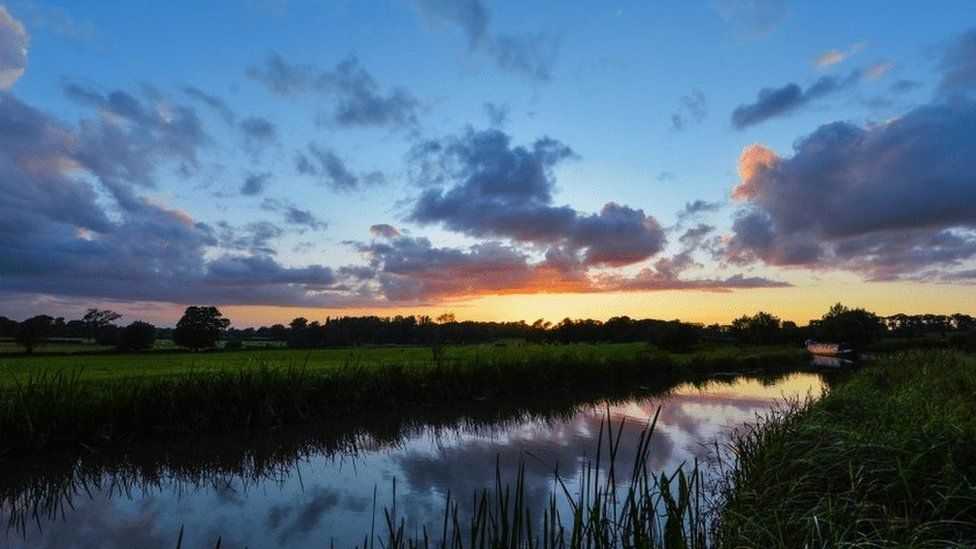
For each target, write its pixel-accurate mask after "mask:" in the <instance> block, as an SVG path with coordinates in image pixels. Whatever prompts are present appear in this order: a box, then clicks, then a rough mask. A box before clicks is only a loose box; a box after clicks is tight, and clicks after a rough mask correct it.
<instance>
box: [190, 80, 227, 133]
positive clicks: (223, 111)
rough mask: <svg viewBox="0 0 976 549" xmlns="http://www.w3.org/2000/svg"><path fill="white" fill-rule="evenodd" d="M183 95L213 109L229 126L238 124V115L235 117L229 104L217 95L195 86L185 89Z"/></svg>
mask: <svg viewBox="0 0 976 549" xmlns="http://www.w3.org/2000/svg"><path fill="white" fill-rule="evenodd" d="M183 93H185V94H186V96H187V97H189V98H190V99H193V100H195V101H198V102H200V103H202V104H203V105H206V106H207V107H210V108H211V109H213V110H214V112H216V113H217V114H219V115H220V117H221V118H223V119H224V121H225V122H227V123H228V124H234V123H235V122H236V120H237V115H235V114H234V111H233V109H231V108H230V106H228V105H227V102H225V101H224V100H223V99H221V98H220V97H217V96H216V95H213V94H209V93H207V92H205V91H203V90H201V89H199V88H195V87H193V86H186V87H184V88H183Z"/></svg>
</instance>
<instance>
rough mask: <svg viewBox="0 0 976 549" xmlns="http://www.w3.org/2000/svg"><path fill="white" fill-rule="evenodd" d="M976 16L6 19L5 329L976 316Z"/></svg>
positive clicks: (974, 11) (639, 8) (734, 10)
mask: <svg viewBox="0 0 976 549" xmlns="http://www.w3.org/2000/svg"><path fill="white" fill-rule="evenodd" d="M974 150H976V6H973V4H972V2H968V1H958V2H954V1H944V2H939V3H938V4H937V5H933V4H931V3H921V2H896V1H892V2H888V3H886V4H885V9H884V10H879V9H878V8H877V5H876V4H875V3H872V2H843V3H841V2H807V3H801V2H789V1H786V0H717V1H709V2H701V3H697V2H677V1H676V2H648V1H635V2H605V1H602V2H572V3H564V2H531V3H526V2H487V1H483V0H386V1H382V0H377V1H363V2H348V1H341V0H335V1H323V2H311V1H304V0H264V1H261V0H249V1H245V2H237V1H227V2H222V1H212V2H177V1H174V2H167V3H135V2H131V3H123V2H60V3H55V2H41V1H37V0H17V1H13V2H8V3H4V4H0V235H2V238H0V315H6V316H8V317H11V318H17V319H20V318H26V317H28V316H31V315H34V314H40V313H48V314H55V316H65V317H69V318H71V317H73V316H77V315H78V314H79V313H80V312H82V311H83V310H84V309H85V308H87V307H92V306H99V307H110V308H112V309H115V310H118V311H120V312H123V313H124V314H125V315H126V317H128V318H129V319H132V320H134V319H145V320H150V321H153V322H157V323H161V324H163V325H171V324H173V323H175V320H176V319H177V318H178V317H179V315H180V313H181V311H182V309H183V308H184V307H186V306H187V305H193V304H213V305H218V306H220V307H221V310H222V311H224V313H225V315H226V316H228V317H230V318H231V320H232V321H233V322H234V325H235V326H239V327H243V326H251V325H262V324H270V323H275V322H282V323H287V322H288V321H289V320H290V319H292V318H294V317H296V316H305V317H307V318H310V319H323V318H325V317H327V316H337V315H345V314H357V315H358V314H378V315H381V316H389V315H396V314H429V315H432V316H437V315H439V314H441V313H444V312H449V311H450V312H453V313H454V314H455V315H456V317H457V318H459V319H474V320H527V321H529V322H532V321H533V320H535V319H537V318H545V319H548V320H552V321H557V320H559V319H562V318H564V317H571V318H586V317H589V318H596V319H606V318H609V317H611V316H618V315H628V316H632V317H653V318H663V319H673V318H680V319H682V320H687V321H696V322H706V323H711V322H728V321H730V320H731V319H733V318H735V317H737V316H740V315H741V314H744V313H752V312H755V311H758V310H765V311H769V312H772V313H774V314H777V315H778V316H780V317H782V318H784V319H790V320H796V321H799V322H805V321H807V320H809V319H811V318H817V317H819V316H821V315H822V314H823V312H825V311H826V309H827V308H828V307H829V306H830V305H831V304H833V303H835V302H838V301H840V302H843V303H845V304H847V305H851V306H863V307H866V308H868V309H871V310H874V311H876V312H878V313H879V314H894V313H898V312H905V313H920V312H934V313H950V312H965V313H969V314H973V313H976V154H974V153H973V151H974Z"/></svg>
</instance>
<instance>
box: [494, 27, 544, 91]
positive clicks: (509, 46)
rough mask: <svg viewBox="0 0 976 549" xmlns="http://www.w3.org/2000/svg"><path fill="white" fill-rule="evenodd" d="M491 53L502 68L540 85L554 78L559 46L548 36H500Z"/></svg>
mask: <svg viewBox="0 0 976 549" xmlns="http://www.w3.org/2000/svg"><path fill="white" fill-rule="evenodd" d="M490 52H491V55H492V57H494V59H495V64H496V65H497V66H498V68H499V69H501V70H503V71H506V72H510V73H513V74H518V75H521V76H524V77H527V78H530V79H532V80H535V81H537V82H548V81H549V80H550V79H552V68H553V66H554V65H555V64H556V59H557V58H558V57H559V43H558V42H557V41H556V40H555V39H553V38H551V37H549V36H548V35H545V34H541V33H540V34H499V35H497V36H495V39H494V41H493V42H492V45H491V48H490Z"/></svg>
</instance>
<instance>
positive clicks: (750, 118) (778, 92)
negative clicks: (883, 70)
mask: <svg viewBox="0 0 976 549" xmlns="http://www.w3.org/2000/svg"><path fill="white" fill-rule="evenodd" d="M877 70H878V69H876V68H873V67H872V68H869V69H866V70H856V71H853V72H852V73H850V74H849V75H848V76H846V77H843V78H841V77H838V76H835V75H827V76H821V77H820V78H818V79H817V80H816V81H815V82H814V83H813V84H811V85H810V86H808V87H807V88H806V89H803V88H801V87H800V86H799V85H798V84H794V83H789V84H786V85H785V86H783V87H781V88H763V89H761V90H759V95H758V97H757V98H756V101H755V102H754V103H750V104H747V105H740V106H738V107H736V109H735V110H734V111H732V126H733V127H734V128H736V129H738V130H741V129H744V128H747V127H749V126H754V125H756V124H759V123H762V122H765V121H766V120H769V119H771V118H776V117H779V116H783V115H786V114H789V113H792V112H794V111H796V110H798V109H800V108H801V107H804V106H806V105H807V104H808V103H810V102H811V101H813V100H815V99H820V98H823V97H825V96H828V95H831V94H833V93H836V92H839V91H841V90H844V89H847V88H849V87H851V86H853V85H854V84H856V83H857V82H858V81H859V80H861V79H862V78H874V77H875V76H873V75H874V74H876V72H875V71H877Z"/></svg>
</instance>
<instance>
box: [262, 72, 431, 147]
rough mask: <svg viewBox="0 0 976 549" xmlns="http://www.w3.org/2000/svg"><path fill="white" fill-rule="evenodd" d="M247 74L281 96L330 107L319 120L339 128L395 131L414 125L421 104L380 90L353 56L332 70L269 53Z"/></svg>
mask: <svg viewBox="0 0 976 549" xmlns="http://www.w3.org/2000/svg"><path fill="white" fill-rule="evenodd" d="M246 73H247V75H248V76H249V77H250V78H252V79H254V80H256V81H257V82H260V83H262V84H264V85H265V87H267V88H268V90H270V91H271V92H272V93H275V94H277V95H281V96H295V95H299V94H312V95H314V96H316V97H320V98H324V99H326V100H327V101H328V102H330V103H331V104H332V108H331V111H330V112H328V113H327V114H324V115H323V117H321V118H322V120H324V121H325V122H327V123H329V124H334V125H336V126H339V127H378V128H389V129H396V130H403V129H412V128H414V127H415V126H416V125H417V114H418V112H419V110H420V102H419V101H418V100H417V99H416V98H415V97H414V96H413V95H412V94H410V93H409V92H407V91H406V90H404V89H402V88H394V89H392V90H390V91H389V92H386V93H383V92H381V91H380V88H379V84H377V83H376V80H375V79H374V78H373V76H372V75H371V74H370V73H369V72H367V71H366V69H364V68H362V67H361V66H360V64H359V60H358V59H357V58H356V57H353V56H351V57H348V58H346V59H344V60H343V61H341V62H339V63H338V64H337V65H336V66H335V67H334V68H333V69H332V70H322V69H319V68H317V67H314V66H311V65H295V64H292V63H289V62H288V61H286V60H285V59H284V58H282V57H281V56H280V55H279V54H277V53H272V54H271V55H269V56H268V57H267V59H265V61H264V63H263V64H261V65H257V66H252V67H249V68H248V69H247V71H246Z"/></svg>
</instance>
